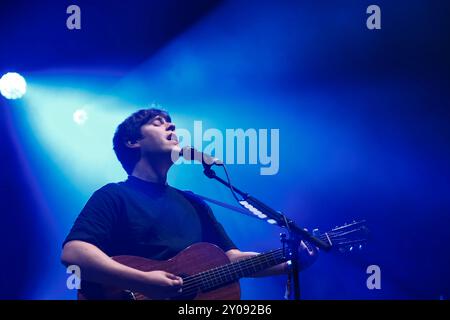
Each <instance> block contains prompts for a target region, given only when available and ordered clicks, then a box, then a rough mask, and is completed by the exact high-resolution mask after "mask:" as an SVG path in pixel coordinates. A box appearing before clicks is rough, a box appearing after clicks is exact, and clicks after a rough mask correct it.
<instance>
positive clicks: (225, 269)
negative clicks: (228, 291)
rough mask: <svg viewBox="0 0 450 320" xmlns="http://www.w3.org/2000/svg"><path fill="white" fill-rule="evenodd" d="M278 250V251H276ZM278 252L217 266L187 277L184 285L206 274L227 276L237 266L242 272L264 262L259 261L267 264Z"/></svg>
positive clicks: (274, 251)
mask: <svg viewBox="0 0 450 320" xmlns="http://www.w3.org/2000/svg"><path fill="white" fill-rule="evenodd" d="M278 250H280V249H278ZM278 250H273V251H270V252H267V253H265V254H261V255H258V256H255V257H252V258H247V259H243V260H240V261H235V262H232V263H229V264H226V265H223V266H219V267H216V268H213V269H210V270H208V271H203V272H201V273H199V274H196V275H193V276H189V277H187V278H185V279H187V281H186V283H190V282H191V281H192V280H193V278H194V277H199V276H200V277H203V279H205V277H206V275H207V274H208V273H210V274H213V276H220V277H221V276H225V275H228V274H229V273H230V271H233V270H237V269H236V267H237V266H239V265H240V266H239V269H240V270H242V269H243V268H247V267H250V266H254V265H255V263H256V262H257V263H261V262H263V263H264V261H260V260H265V263H267V262H268V258H269V259H270V258H271V259H274V258H276V257H277V256H276V255H277V254H278V253H279V252H278ZM233 268H234V269H233ZM236 272H238V271H236ZM207 278H209V277H207ZM207 278H206V279H207ZM206 281H208V280H206ZM183 282H184V281H183Z"/></svg>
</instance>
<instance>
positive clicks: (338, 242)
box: [313, 220, 369, 252]
mask: <svg viewBox="0 0 450 320" xmlns="http://www.w3.org/2000/svg"><path fill="white" fill-rule="evenodd" d="M313 234H314V235H315V236H316V237H318V238H320V239H321V240H323V241H324V242H326V243H329V244H330V245H331V247H332V249H338V250H339V251H340V252H352V251H354V250H361V249H362V248H363V245H364V244H365V243H366V242H367V240H368V237H369V229H368V228H367V226H366V221H365V220H361V221H353V222H352V223H345V224H344V225H342V226H339V227H335V228H333V229H332V230H330V231H328V232H325V233H322V234H320V233H319V230H318V229H314V230H313Z"/></svg>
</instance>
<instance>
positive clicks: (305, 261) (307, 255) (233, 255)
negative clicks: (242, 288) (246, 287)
mask: <svg viewBox="0 0 450 320" xmlns="http://www.w3.org/2000/svg"><path fill="white" fill-rule="evenodd" d="M226 255H227V256H228V258H229V259H230V260H231V261H232V262H233V261H238V260H242V259H245V258H251V257H254V256H257V255H259V253H257V252H242V251H240V250H238V249H231V250H228V251H227V252H226ZM316 259H317V250H314V249H313V250H310V249H309V247H308V246H306V245H305V244H304V243H303V241H302V242H301V243H300V249H299V262H300V268H301V270H304V269H306V268H307V267H309V266H310V265H311V264H313V263H314V261H315V260H316ZM288 270H289V267H288V264H287V262H283V263H280V264H278V265H276V266H273V267H271V268H268V269H266V270H263V271H261V272H258V273H256V274H254V275H253V277H267V276H276V275H281V274H286V273H287V272H288Z"/></svg>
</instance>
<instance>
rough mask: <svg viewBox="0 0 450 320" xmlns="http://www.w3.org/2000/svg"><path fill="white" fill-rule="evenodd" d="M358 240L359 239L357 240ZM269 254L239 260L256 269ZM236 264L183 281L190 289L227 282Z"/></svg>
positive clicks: (244, 265)
mask: <svg viewBox="0 0 450 320" xmlns="http://www.w3.org/2000/svg"><path fill="white" fill-rule="evenodd" d="M353 231H355V230H352V231H347V232H346V233H350V232H353ZM331 233H336V234H343V232H330V233H329V234H331ZM319 238H320V239H321V240H322V241H328V238H327V237H326V236H325V235H321V236H319ZM333 238H334V236H333ZM334 240H335V239H334ZM356 242H358V241H356ZM348 243H351V242H348ZM274 252H275V251H272V252H270V253H272V254H273V253H274ZM267 256H268V255H266V254H262V255H258V256H257V257H255V259H244V260H241V261H239V263H241V262H245V264H242V268H247V269H248V268H250V267H251V268H253V269H255V264H256V263H260V261H258V262H257V261H256V258H264V259H265V260H266V261H265V263H267ZM258 260H260V259H258ZM234 266H235V263H231V264H228V265H224V266H220V267H216V268H214V269H211V270H208V271H204V272H202V273H199V274H197V275H193V276H188V277H187V278H185V279H184V281H183V282H184V285H183V287H185V288H187V289H189V288H190V286H195V287H198V283H202V282H205V281H206V282H207V284H209V283H212V284H213V285H214V283H215V282H218V283H220V282H221V281H222V278H223V277H225V282H227V281H228V280H227V277H229V276H230V275H231V274H230V271H231V272H232V273H234V272H238V271H235V270H232V269H231V268H233V267H234ZM242 268H240V269H242ZM255 272H256V271H255ZM217 278H220V280H218V281H214V279H217Z"/></svg>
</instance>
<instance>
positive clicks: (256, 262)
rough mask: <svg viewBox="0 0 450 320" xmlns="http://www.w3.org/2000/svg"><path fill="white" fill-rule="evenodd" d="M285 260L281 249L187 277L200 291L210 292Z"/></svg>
mask: <svg viewBox="0 0 450 320" xmlns="http://www.w3.org/2000/svg"><path fill="white" fill-rule="evenodd" d="M287 260H289V259H288V258H287V257H285V255H284V253H283V249H277V250H273V251H269V252H266V253H262V254H259V255H257V256H254V257H251V258H246V259H243V260H239V261H235V262H232V263H229V264H226V265H223V266H220V267H217V268H214V269H210V270H208V271H204V272H201V273H198V274H196V275H193V276H191V277H189V278H191V279H189V280H190V282H192V283H196V284H197V287H198V288H199V289H200V290H201V291H203V292H205V291H210V290H212V289H214V288H219V287H222V286H224V285H227V284H230V283H233V282H235V281H237V280H239V279H240V278H243V277H248V276H251V275H254V274H256V273H258V272H260V271H262V270H265V269H267V268H270V267H273V266H276V265H277V264H280V263H282V262H285V261H287ZM186 280H187V279H186Z"/></svg>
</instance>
